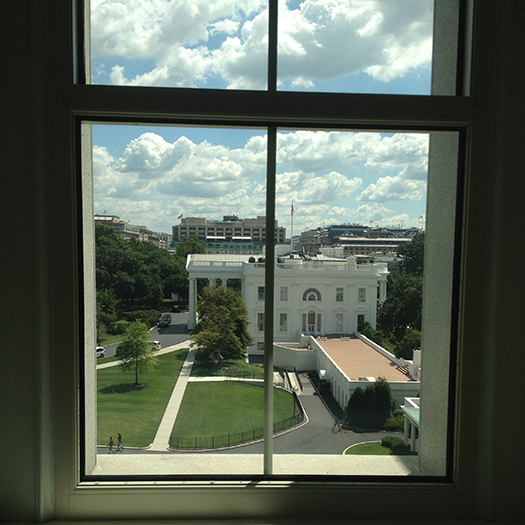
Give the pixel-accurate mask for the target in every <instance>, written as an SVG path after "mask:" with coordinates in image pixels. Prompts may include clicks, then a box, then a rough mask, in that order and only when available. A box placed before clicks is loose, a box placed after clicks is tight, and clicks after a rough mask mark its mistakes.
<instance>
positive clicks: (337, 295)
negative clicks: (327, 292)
mask: <svg viewBox="0 0 525 525" xmlns="http://www.w3.org/2000/svg"><path fill="white" fill-rule="evenodd" d="M335 300H336V302H338V303H342V302H343V288H336V289H335Z"/></svg>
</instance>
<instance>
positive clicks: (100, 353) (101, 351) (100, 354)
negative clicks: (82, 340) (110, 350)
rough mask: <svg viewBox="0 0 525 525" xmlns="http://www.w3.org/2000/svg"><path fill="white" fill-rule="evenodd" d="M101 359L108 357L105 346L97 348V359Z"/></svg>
mask: <svg viewBox="0 0 525 525" xmlns="http://www.w3.org/2000/svg"><path fill="white" fill-rule="evenodd" d="M99 357H106V349H105V348H104V347H103V346H97V359H98V358H99Z"/></svg>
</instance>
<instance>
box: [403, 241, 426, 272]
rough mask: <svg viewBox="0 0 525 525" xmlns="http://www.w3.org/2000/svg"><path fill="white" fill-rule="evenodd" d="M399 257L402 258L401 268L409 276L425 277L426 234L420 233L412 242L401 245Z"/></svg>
mask: <svg viewBox="0 0 525 525" xmlns="http://www.w3.org/2000/svg"><path fill="white" fill-rule="evenodd" d="M397 255H398V256H399V257H401V258H402V261H401V265H400V266H401V268H402V269H403V270H405V272H406V273H407V274H408V275H412V276H417V277H423V267H424V258H425V232H421V233H418V234H417V235H416V236H414V238H413V239H412V240H411V241H410V242H407V243H404V244H400V245H399V246H398V248H397Z"/></svg>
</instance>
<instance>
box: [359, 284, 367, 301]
mask: <svg viewBox="0 0 525 525" xmlns="http://www.w3.org/2000/svg"><path fill="white" fill-rule="evenodd" d="M357 296H358V297H357V301H358V302H360V303H365V302H366V288H359V290H358V291H357Z"/></svg>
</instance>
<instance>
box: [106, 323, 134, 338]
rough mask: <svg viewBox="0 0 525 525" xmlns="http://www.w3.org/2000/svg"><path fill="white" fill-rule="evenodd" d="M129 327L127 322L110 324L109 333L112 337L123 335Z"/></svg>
mask: <svg viewBox="0 0 525 525" xmlns="http://www.w3.org/2000/svg"><path fill="white" fill-rule="evenodd" d="M128 326H129V322H128V321H115V322H114V323H111V325H110V330H109V333H110V334H113V335H121V334H123V333H124V332H125V331H126V330H127V328H128Z"/></svg>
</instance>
